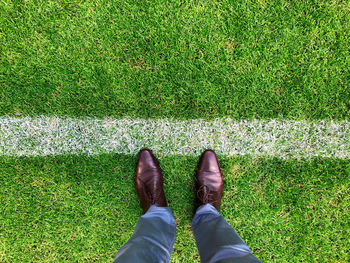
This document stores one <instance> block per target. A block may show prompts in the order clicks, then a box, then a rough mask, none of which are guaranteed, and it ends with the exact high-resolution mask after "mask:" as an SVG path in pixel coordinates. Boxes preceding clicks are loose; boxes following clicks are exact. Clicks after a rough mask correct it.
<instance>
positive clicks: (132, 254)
mask: <svg viewBox="0 0 350 263" xmlns="http://www.w3.org/2000/svg"><path fill="white" fill-rule="evenodd" d="M175 238H176V223H175V219H174V216H173V214H172V212H171V209H170V208H169V207H157V206H155V205H152V206H151V207H150V208H149V209H148V211H147V213H145V214H144V215H143V216H141V218H140V219H139V221H138V223H137V225H136V228H135V231H134V234H133V235H132V237H131V238H130V239H129V241H128V242H127V243H126V244H125V245H124V246H123V247H122V248H121V249H120V250H119V252H118V253H117V255H116V258H115V261H114V262H121V263H129V262H130V263H138V262H150V263H152V262H155V263H160V262H169V261H170V258H171V253H172V251H173V246H174V242H175Z"/></svg>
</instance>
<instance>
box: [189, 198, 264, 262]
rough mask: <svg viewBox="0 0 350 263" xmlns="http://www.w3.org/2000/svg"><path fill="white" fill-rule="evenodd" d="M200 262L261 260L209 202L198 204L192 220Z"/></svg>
mask: <svg viewBox="0 0 350 263" xmlns="http://www.w3.org/2000/svg"><path fill="white" fill-rule="evenodd" d="M192 230H193V234H194V237H195V239H196V243H197V247H198V251H199V255H200V258H201V262H205V263H214V262H215V263H228V262H230V263H231V262H232V263H233V262H235V263H238V262H240V263H255V262H261V261H260V260H258V259H257V258H256V257H255V256H254V255H253V254H252V253H251V252H250V249H249V248H248V246H247V245H246V244H245V243H244V242H243V240H242V239H241V238H240V236H239V235H238V234H237V233H236V231H235V230H234V229H233V228H232V227H231V226H230V225H229V224H228V223H227V222H226V221H225V219H224V218H223V217H222V216H221V215H220V214H219V212H218V211H217V210H216V209H215V207H213V206H212V205H210V204H206V205H202V206H200V207H199V208H198V209H197V211H196V214H195V216H194V218H193V221H192Z"/></svg>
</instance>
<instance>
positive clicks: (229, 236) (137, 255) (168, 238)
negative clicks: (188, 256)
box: [114, 204, 261, 263]
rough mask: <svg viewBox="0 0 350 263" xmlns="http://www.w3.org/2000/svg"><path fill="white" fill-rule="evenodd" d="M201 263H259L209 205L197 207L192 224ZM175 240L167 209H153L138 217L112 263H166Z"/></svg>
mask: <svg viewBox="0 0 350 263" xmlns="http://www.w3.org/2000/svg"><path fill="white" fill-rule="evenodd" d="M192 230H193V234H194V237H195V239H196V243H197V248H198V251H199V255H200V258H201V262H208V263H214V262H217V263H219V262H220V263H226V262H240V263H256V262H261V261H260V260H259V259H257V258H256V257H255V256H254V255H253V254H252V253H251V251H250V250H249V248H248V246H247V245H246V244H245V243H244V241H243V240H242V239H241V238H240V236H239V235H238V234H237V233H236V231H235V230H234V229H233V228H232V227H231V226H230V225H229V224H228V223H227V222H226V221H225V219H224V218H223V217H222V216H221V215H220V214H219V212H218V211H217V210H216V209H215V207H213V206H212V205H210V204H206V205H202V206H200V207H199V208H198V209H197V211H196V214H195V216H194V218H193V221H192ZM175 237H176V224H175V219H174V216H173V214H172V212H171V210H170V208H169V207H157V206H155V205H152V206H151V207H150V208H149V210H148V211H147V213H145V214H144V215H143V216H141V218H140V220H139V221H138V223H137V225H136V228H135V231H134V234H133V235H132V237H131V238H130V240H129V241H128V242H127V243H126V244H125V245H124V246H123V247H122V248H121V249H120V250H119V252H118V253H117V255H116V258H115V261H114V262H120V263H125V262H127V263H129V262H132V263H138V262H157V263H159V262H169V261H170V258H171V253H172V250H173V246H174V242H175Z"/></svg>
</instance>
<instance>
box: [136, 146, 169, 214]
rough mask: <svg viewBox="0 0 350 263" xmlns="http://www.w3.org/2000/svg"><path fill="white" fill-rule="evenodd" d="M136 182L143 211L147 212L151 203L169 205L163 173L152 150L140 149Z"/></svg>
mask: <svg viewBox="0 0 350 263" xmlns="http://www.w3.org/2000/svg"><path fill="white" fill-rule="evenodd" d="M135 182H136V191H137V194H138V195H139V198H140V203H141V207H142V209H143V212H145V213H146V212H147V210H148V208H150V206H151V205H156V206H167V204H166V199H165V194H164V190H163V175H162V172H161V170H160V167H159V165H158V161H157V159H156V158H155V157H154V155H153V154H152V151H151V150H148V149H145V150H142V151H140V153H139V156H138V161H137V165H136V178H135Z"/></svg>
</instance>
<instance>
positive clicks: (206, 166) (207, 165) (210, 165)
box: [196, 150, 224, 211]
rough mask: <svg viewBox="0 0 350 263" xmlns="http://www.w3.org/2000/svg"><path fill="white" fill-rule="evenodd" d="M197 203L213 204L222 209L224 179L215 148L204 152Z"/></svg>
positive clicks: (198, 180) (198, 171)
mask: <svg viewBox="0 0 350 263" xmlns="http://www.w3.org/2000/svg"><path fill="white" fill-rule="evenodd" d="M196 177H197V188H196V190H197V205H198V206H201V205H204V204H211V205H212V206H214V207H215V208H216V210H218V211H219V210H220V206H221V198H222V193H223V190H224V180H223V177H222V173H221V170H220V165H219V162H218V159H217V157H216V154H215V152H214V151H213V150H206V151H204V153H203V154H202V156H201V158H200V160H199V164H198V169H197V174H196Z"/></svg>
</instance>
